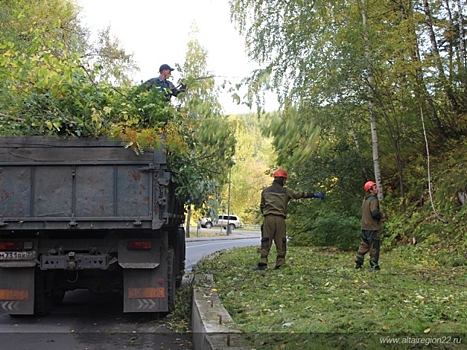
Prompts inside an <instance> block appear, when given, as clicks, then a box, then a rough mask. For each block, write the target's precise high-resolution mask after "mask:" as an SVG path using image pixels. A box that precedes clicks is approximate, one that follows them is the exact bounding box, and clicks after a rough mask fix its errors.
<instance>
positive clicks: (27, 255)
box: [0, 251, 36, 260]
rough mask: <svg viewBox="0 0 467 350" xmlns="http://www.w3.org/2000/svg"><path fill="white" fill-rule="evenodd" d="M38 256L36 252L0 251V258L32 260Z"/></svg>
mask: <svg viewBox="0 0 467 350" xmlns="http://www.w3.org/2000/svg"><path fill="white" fill-rule="evenodd" d="M35 257H36V252H35V251H31V252H0V260H30V259H34V258H35Z"/></svg>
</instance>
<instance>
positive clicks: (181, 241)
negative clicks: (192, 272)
mask: <svg viewBox="0 0 467 350" xmlns="http://www.w3.org/2000/svg"><path fill="white" fill-rule="evenodd" d="M177 243H178V246H177V254H175V255H176V258H178V259H177V261H178V266H177V270H176V271H177V274H176V279H175V285H176V287H177V288H180V286H181V285H182V279H183V275H184V274H185V251H186V247H185V244H186V243H185V229H184V228H183V227H179V228H178V242H177Z"/></svg>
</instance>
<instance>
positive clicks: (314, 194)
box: [313, 193, 324, 199]
mask: <svg viewBox="0 0 467 350" xmlns="http://www.w3.org/2000/svg"><path fill="white" fill-rule="evenodd" d="M313 198H319V199H324V193H313Z"/></svg>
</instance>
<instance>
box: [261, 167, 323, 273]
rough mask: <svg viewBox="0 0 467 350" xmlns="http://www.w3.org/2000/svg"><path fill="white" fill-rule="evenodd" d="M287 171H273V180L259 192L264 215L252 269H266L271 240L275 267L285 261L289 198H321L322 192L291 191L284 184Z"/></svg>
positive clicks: (278, 266)
mask: <svg viewBox="0 0 467 350" xmlns="http://www.w3.org/2000/svg"><path fill="white" fill-rule="evenodd" d="M286 182H287V173H286V172H285V170H283V169H278V170H276V171H275V172H274V181H273V183H272V185H271V186H269V187H266V188H265V189H264V190H263V191H262V192H261V204H260V209H261V213H262V214H263V216H264V221H263V225H261V249H260V250H259V252H260V254H261V260H260V261H259V263H258V266H255V267H254V268H253V270H266V269H267V265H268V255H269V251H270V249H271V246H272V242H273V241H274V244H275V245H276V250H277V259H276V266H275V269H279V268H280V267H281V266H282V265H283V264H284V263H285V254H286V252H287V237H286V232H285V219H286V217H287V204H288V203H289V201H290V200H291V199H300V198H321V199H324V194H322V193H315V194H314V193H311V192H298V191H292V190H291V189H288V188H287V187H284V186H285V183H286Z"/></svg>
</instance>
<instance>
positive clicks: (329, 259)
mask: <svg viewBox="0 0 467 350" xmlns="http://www.w3.org/2000/svg"><path fill="white" fill-rule="evenodd" d="M275 255H276V253H275V250H274V248H273V249H272V250H271V255H270V265H269V267H270V268H272V267H273V266H274V264H273V262H274V259H275ZM258 258H259V256H258V254H257V253H256V247H246V248H236V249H232V250H226V251H221V252H218V253H217V254H216V255H215V257H214V258H213V259H211V260H204V261H202V262H201V263H200V264H199V265H198V267H197V269H196V273H209V274H213V275H214V280H215V282H216V288H217V291H218V294H219V297H220V298H221V300H222V302H223V304H224V306H225V308H226V309H227V311H228V312H229V313H230V314H231V316H232V317H233V319H234V321H235V322H236V323H237V324H238V326H239V327H240V329H241V330H242V332H243V333H244V334H245V337H246V338H247V340H248V341H249V342H250V344H251V346H252V348H254V349H262V350H263V349H264V350H266V349H267V350H269V349H405V348H407V349H414V348H415V349H417V348H423V349H429V348H431V349H464V348H467V288H466V287H467V267H466V266H464V265H461V266H455V265H458V263H456V264H451V265H449V264H446V260H447V258H446V256H445V255H443V254H441V253H440V252H437V253H436V254H429V253H427V249H426V248H423V247H421V246H406V247H402V248H400V249H397V250H394V251H392V252H383V253H382V254H381V258H380V266H381V271H380V272H373V271H371V270H370V269H369V266H368V261H365V268H364V269H362V270H356V269H355V268H354V266H355V264H354V260H355V253H354V252H352V253H348V252H339V251H337V250H333V249H322V248H305V247H290V248H288V253H287V265H286V266H284V267H283V268H281V269H280V270H272V269H271V270H268V271H253V270H252V267H253V266H254V265H256V264H257V262H258ZM271 258H272V259H271ZM438 258H440V259H438ZM441 262H442V263H441ZM385 337H394V338H399V341H400V342H406V343H409V342H411V343H410V344H404V345H402V344H399V345H384V344H381V343H380V338H385ZM422 337H423V338H430V339H425V340H423V341H424V342H428V341H432V342H436V344H431V345H426V344H424V345H422V344H418V345H416V344H415V345H414V344H413V343H414V342H416V341H419V342H420V341H421V340H420V339H418V340H417V338H422ZM443 337H444V338H443ZM449 337H450V338H449ZM449 340H450V343H447V342H448V341H449ZM459 340H460V341H461V342H462V343H461V344H458V342H459ZM441 342H443V344H440V343H441ZM454 342H456V343H454Z"/></svg>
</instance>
